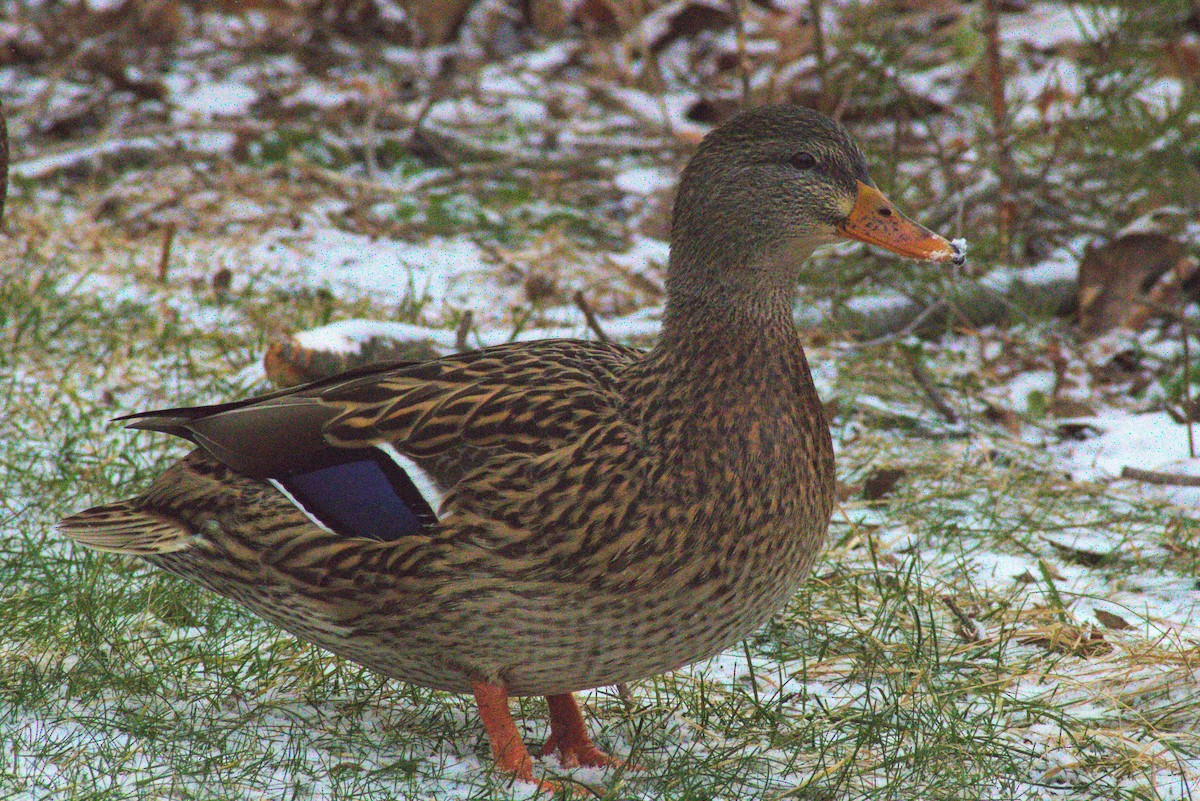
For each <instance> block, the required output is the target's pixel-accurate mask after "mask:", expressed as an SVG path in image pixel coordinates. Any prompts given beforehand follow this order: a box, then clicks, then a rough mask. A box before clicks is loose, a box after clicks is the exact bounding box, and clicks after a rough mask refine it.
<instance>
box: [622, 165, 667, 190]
mask: <svg viewBox="0 0 1200 801" xmlns="http://www.w3.org/2000/svg"><path fill="white" fill-rule="evenodd" d="M675 180H676V175H675V172H674V171H673V170H664V169H659V168H657V167H631V168H630V169H627V170H622V171H621V172H619V173H617V175H616V177H615V178H613V183H614V184H615V185H616V187H617V189H620V190H621V191H622V192H627V193H629V194H631V195H652V194H654V193H655V192H658V191H660V190H663V189H670V188H671V187H673V186H674V185H675Z"/></svg>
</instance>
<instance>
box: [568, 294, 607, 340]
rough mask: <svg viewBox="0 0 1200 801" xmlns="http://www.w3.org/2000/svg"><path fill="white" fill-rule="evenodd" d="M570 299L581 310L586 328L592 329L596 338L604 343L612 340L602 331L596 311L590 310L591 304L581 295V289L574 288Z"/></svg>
mask: <svg viewBox="0 0 1200 801" xmlns="http://www.w3.org/2000/svg"><path fill="white" fill-rule="evenodd" d="M571 299H572V300H574V301H575V305H576V306H578V307H579V310H580V311H581V312H583V318H584V319H585V320H587V324H588V328H590V329H592V333H593V334H595V335H596V339H598V340H600V341H601V342H604V343H608V342H612V340H611V339H609V338H608V334H606V333H604V329H603V328H601V327H600V321H599V320H598V319H596V313H595V312H594V311H592V306H591V304H590V303H588V302H587V298H585V297H584V296H583V290H582V289H577V290H575V294H574V295H572V296H571Z"/></svg>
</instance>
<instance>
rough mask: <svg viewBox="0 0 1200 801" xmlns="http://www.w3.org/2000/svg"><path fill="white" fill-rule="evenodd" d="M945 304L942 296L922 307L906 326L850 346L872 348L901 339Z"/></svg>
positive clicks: (944, 306)
mask: <svg viewBox="0 0 1200 801" xmlns="http://www.w3.org/2000/svg"><path fill="white" fill-rule="evenodd" d="M946 306H947V303H946V299H945V298H942V299H941V300H938V301H936V302H934V303H931V304H929V305H928V306H926V307H925V308H924V309H922V310H921V312H920V313H919V314H918V315H917V316H916V317H914V318H913V319H912V320H911V321H910V322H909V323H908V324H907V325H906V326H904V327H903V328H901V329H900V330H899V331H893V332H891V333H890V334H884V335H883V336H881V337H876V338H874V339H867V340H864V341H862V342H854V343H851V347H854V348H873V347H875V346H877V345H886V344H888V343H889V342H894V341H896V340H897V339H903V338H904V337H906V336H908V335H909V334H911V333H913V332H914V331H916V330H917V329H919V328H920V327H921V325H922V324H924V322H925V321H926V320H928V319H929V318H930V317H931V316H933V315H934V314H937V313H938V312H940V311H941V310H942V309H944V308H946Z"/></svg>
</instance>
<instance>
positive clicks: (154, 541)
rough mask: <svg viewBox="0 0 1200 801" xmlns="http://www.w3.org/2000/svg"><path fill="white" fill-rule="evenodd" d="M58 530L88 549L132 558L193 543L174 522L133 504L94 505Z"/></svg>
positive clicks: (187, 532)
mask: <svg viewBox="0 0 1200 801" xmlns="http://www.w3.org/2000/svg"><path fill="white" fill-rule="evenodd" d="M58 529H59V531H61V532H62V533H63V534H65V535H66V536H68V537H70V538H71V539H73V540H75V541H76V542H78V543H80V544H81V545H86V546H88V547H89V548H95V549H96V550H98V551H108V552H110V553H124V554H130V555H133V556H151V555H154V554H163V553H174V552H176V551H183V550H186V549H188V548H190V547H192V545H193V544H194V543H195V542H196V539H197V538H196V535H195V534H194V533H193V532H192V531H191V530H190V529H188V528H187V527H186V526H184V525H183V524H182V523H180V522H179V521H178V520H172V519H171V518H168V517H165V516H163V515H159V514H155V513H154V512H149V511H146V510H144V509H140V508H138V506H137V505H136V504H135V503H134V502H133V501H121V502H119V503H110V504H107V505H105V506H97V507H95V508H93V509H88V510H87V511H85V512H80V513H79V514H76V515H71V516H70V517H68V518H66V519H64V520H63V521H62V522H61V523H59V524H58Z"/></svg>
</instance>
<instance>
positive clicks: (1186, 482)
mask: <svg viewBox="0 0 1200 801" xmlns="http://www.w3.org/2000/svg"><path fill="white" fill-rule="evenodd" d="M1121 478H1128V479H1130V480H1132V481H1141V482H1143V483H1145V484H1157V485H1159V486H1162V487H1200V476H1189V475H1186V474H1184V473H1163V472H1160V471H1158V470H1143V469H1141V468H1140V467H1122V468H1121Z"/></svg>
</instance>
